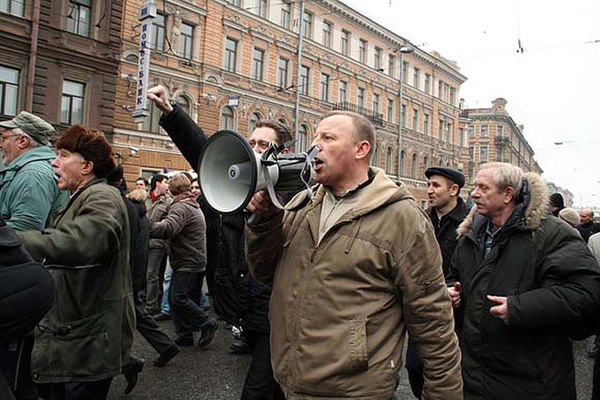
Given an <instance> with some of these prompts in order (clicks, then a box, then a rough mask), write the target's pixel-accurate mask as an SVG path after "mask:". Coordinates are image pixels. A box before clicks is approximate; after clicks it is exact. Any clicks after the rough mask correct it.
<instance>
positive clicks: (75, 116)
mask: <svg viewBox="0 0 600 400" xmlns="http://www.w3.org/2000/svg"><path fill="white" fill-rule="evenodd" d="M84 90H85V85H84V84H83V83H79V82H73V81H67V80H64V81H63V88H62V100H61V104H60V123H61V124H65V125H75V124H80V123H82V122H83V92H84Z"/></svg>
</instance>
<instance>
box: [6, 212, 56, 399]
mask: <svg viewBox="0 0 600 400" xmlns="http://www.w3.org/2000/svg"><path fill="white" fill-rule="evenodd" d="M53 293H54V284H53V282H52V278H51V277H50V274H49V273H48V271H47V270H46V268H44V266H43V265H41V264H40V263H38V262H35V261H33V260H32V258H31V256H30V255H29V254H28V253H27V252H26V251H25V249H24V248H23V247H22V245H21V240H20V239H19V237H18V236H17V234H16V233H15V232H14V230H13V229H12V228H10V227H9V226H7V225H6V224H5V223H4V221H3V220H2V219H1V218H0V346H2V349H11V348H14V349H15V350H14V351H7V352H4V351H3V352H2V353H1V355H0V399H3V400H14V399H15V396H16V398H17V399H26V398H32V399H37V398H38V397H37V391H36V390H35V387H32V382H31V376H29V375H28V376H27V377H25V376H24V374H22V373H19V372H22V370H21V371H18V369H17V368H14V366H15V365H22V364H23V363H25V362H27V365H28V366H29V360H28V359H29V358H30V357H31V351H29V352H28V353H27V358H23V357H19V355H20V354H22V351H21V350H18V349H20V346H19V345H18V343H19V342H20V341H22V338H23V337H25V336H27V335H29V334H30V332H31V331H32V330H33V328H34V327H35V326H36V325H37V323H38V322H39V321H40V320H41V319H42V317H43V316H44V314H46V312H47V311H48V309H49V308H50V306H51V305H52V300H53ZM32 345H33V341H32ZM17 350H18V351H17ZM19 358H20V359H19ZM27 373H28V374H30V371H29V368H28V369H27ZM24 378H27V379H26V380H25V382H24ZM23 385H25V386H26V388H27V389H30V390H27V391H23V390H22V388H21V386H23Z"/></svg>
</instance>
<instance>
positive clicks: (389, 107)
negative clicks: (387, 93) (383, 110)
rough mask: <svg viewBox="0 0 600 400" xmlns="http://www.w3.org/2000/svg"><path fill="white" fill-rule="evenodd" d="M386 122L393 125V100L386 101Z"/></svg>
mask: <svg viewBox="0 0 600 400" xmlns="http://www.w3.org/2000/svg"><path fill="white" fill-rule="evenodd" d="M387 122H389V123H390V124H392V123H394V100H392V99H388V101H387Z"/></svg>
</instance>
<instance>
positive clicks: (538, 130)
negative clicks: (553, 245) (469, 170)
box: [342, 0, 600, 206]
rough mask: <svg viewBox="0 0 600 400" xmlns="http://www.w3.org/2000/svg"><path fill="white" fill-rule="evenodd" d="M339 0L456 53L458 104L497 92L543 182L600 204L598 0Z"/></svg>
mask: <svg viewBox="0 0 600 400" xmlns="http://www.w3.org/2000/svg"><path fill="white" fill-rule="evenodd" d="M342 1H343V2H344V3H346V4H348V5H349V6H351V7H352V8H354V9H356V10H357V11H360V12H361V13H363V14H365V15H367V16H368V17H370V18H371V19H373V20H374V21H377V22H378V23H379V24H381V25H383V26H385V27H386V28H388V29H390V30H392V31H394V32H395V33H397V34H399V35H401V36H402V37H404V38H406V39H407V40H409V41H410V42H411V43H413V44H415V45H416V46H418V47H420V48H422V49H424V50H427V51H433V50H435V51H438V52H439V53H440V54H442V55H443V56H444V57H446V58H449V59H451V60H454V61H456V62H457V63H458V65H459V67H460V69H461V73H463V74H464V75H466V76H467V77H468V80H467V82H465V83H464V84H463V85H462V87H461V92H460V97H462V98H464V99H465V106H466V107H491V101H492V100H493V99H495V98H497V97H504V98H505V99H506V100H507V101H508V104H507V110H508V112H509V113H510V115H511V116H512V117H513V119H514V120H515V122H516V123H517V124H523V125H524V126H525V130H524V134H525V137H526V139H527V140H528V142H529V144H530V145H531V146H532V147H533V149H534V151H535V158H536V160H537V161H538V163H539V164H540V166H541V167H542V169H543V170H544V175H543V176H544V177H545V178H546V180H548V181H552V182H555V183H556V184H558V185H560V186H562V187H564V188H567V189H569V190H570V191H571V192H572V193H573V194H574V196H575V198H574V200H575V204H576V206H588V205H594V206H600V134H599V133H600V102H599V101H598V96H599V95H600V23H599V22H598V20H599V18H600V1H598V0H571V1H568V2H566V1H556V0H549V1H548V0H546V1H542V0H522V1H519V0H506V1H502V2H498V1H494V2H492V1H487V0H479V1H475V0H452V1H448V0H429V1H407V0H391V1H390V0H342ZM519 41H520V42H519ZM519 44H520V46H521V47H522V49H523V52H522V53H521V52H517V50H518V49H519ZM555 142H560V143H563V144H562V145H555V144H554V143H555Z"/></svg>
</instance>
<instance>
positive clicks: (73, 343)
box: [20, 179, 134, 383]
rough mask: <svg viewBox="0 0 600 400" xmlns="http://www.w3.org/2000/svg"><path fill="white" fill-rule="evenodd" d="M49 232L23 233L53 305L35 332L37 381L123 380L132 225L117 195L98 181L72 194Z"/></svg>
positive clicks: (130, 330)
mask: <svg viewBox="0 0 600 400" xmlns="http://www.w3.org/2000/svg"><path fill="white" fill-rule="evenodd" d="M52 226H53V227H54V228H52V229H46V230H44V231H27V232H20V236H21V238H22V239H23V244H24V245H25V247H26V249H27V250H29V252H30V253H31V255H32V256H33V257H34V258H35V259H37V260H44V261H45V264H46V265H47V267H48V269H49V270H50V273H51V274H52V277H53V278H54V283H55V286H56V292H55V297H54V304H53V305H52V308H51V309H50V311H49V312H48V313H47V314H46V316H45V317H44V319H42V321H41V322H40V324H39V325H38V327H37V328H36V329H35V345H34V348H33V354H32V372H33V378H34V380H35V381H36V382H39V383H51V382H86V381H97V380H102V379H105V378H109V377H112V376H115V375H118V374H120V373H121V365H122V362H123V358H124V357H126V356H127V354H124V353H125V351H123V349H122V347H123V340H127V339H128V336H130V335H132V333H133V327H134V321H128V320H127V316H128V315H131V310H132V308H133V298H132V296H131V276H130V273H129V243H130V237H129V235H130V233H129V220H128V218H127V209H126V207H125V204H124V203H123V200H122V199H121V195H120V193H119V191H118V190H117V189H116V188H114V187H112V186H109V185H107V184H106V183H105V181H104V180H101V179H93V180H92V181H90V182H88V183H87V184H86V185H85V186H84V187H83V188H82V189H81V190H79V191H78V192H77V193H75V194H74V195H73V196H72V197H71V199H70V201H69V204H68V205H67V207H66V209H65V210H64V212H63V213H62V214H61V215H59V216H58V218H57V220H56V221H54V222H53V224H52Z"/></svg>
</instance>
